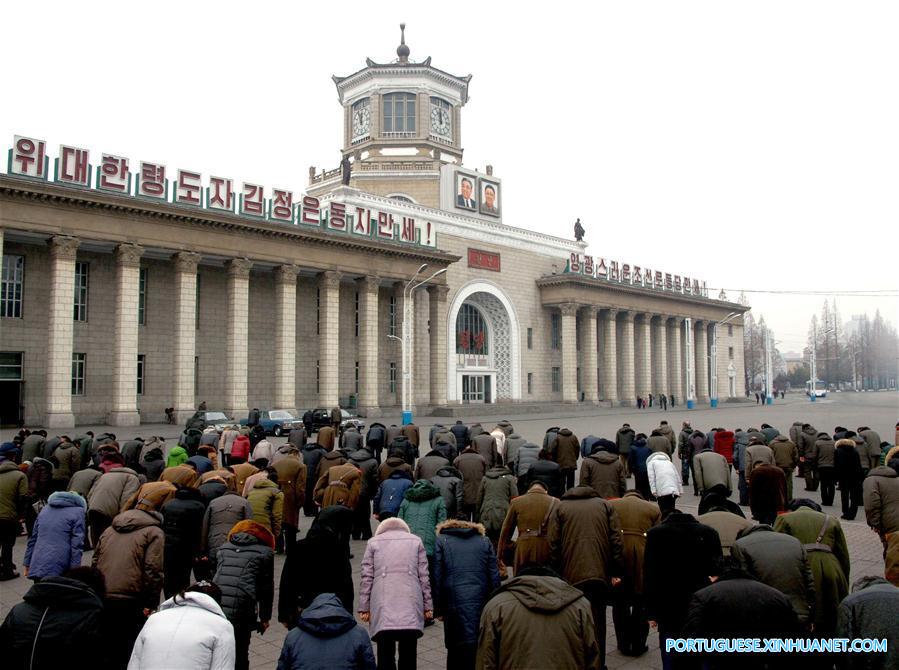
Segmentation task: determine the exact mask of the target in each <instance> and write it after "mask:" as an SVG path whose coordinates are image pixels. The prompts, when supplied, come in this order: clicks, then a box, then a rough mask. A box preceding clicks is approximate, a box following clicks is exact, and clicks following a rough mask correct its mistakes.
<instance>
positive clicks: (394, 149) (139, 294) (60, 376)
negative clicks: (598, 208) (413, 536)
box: [0, 40, 748, 427]
mask: <svg viewBox="0 0 899 670" xmlns="http://www.w3.org/2000/svg"><path fill="white" fill-rule="evenodd" d="M397 56H398V57H397V59H396V60H394V61H392V62H390V63H386V64H380V63H375V62H373V61H371V60H368V61H367V62H366V66H365V67H364V68H362V69H361V70H359V71H358V72H355V73H353V74H351V75H349V76H346V77H334V82H335V85H336V88H337V95H338V99H339V101H340V104H341V106H342V110H343V115H344V139H343V155H344V157H345V158H344V161H343V164H342V166H341V167H339V168H337V169H335V170H330V171H327V170H326V171H318V170H316V169H315V168H310V172H309V184H308V186H307V188H306V191H305V193H304V194H298V195H295V194H294V193H293V192H291V191H285V190H282V189H270V190H269V189H266V188H264V187H263V186H260V185H255V184H248V183H243V184H242V185H241V187H240V188H237V187H236V185H235V182H234V181H233V180H231V179H226V178H221V177H215V176H210V177H208V178H206V179H204V178H203V177H202V176H201V175H199V174H196V173H192V172H189V171H185V170H177V171H174V170H173V171H171V172H169V173H166V166H162V165H158V164H151V163H147V162H144V161H139V162H137V161H136V162H135V164H134V165H132V164H131V163H130V162H129V161H128V159H126V158H123V157H119V156H112V155H109V154H101V155H100V160H99V162H98V163H97V164H96V165H92V164H91V162H90V153H89V152H88V151H87V150H84V149H81V148H76V147H68V146H62V147H60V148H59V152H58V157H55V160H53V167H52V169H51V164H50V163H51V161H50V149H49V147H48V146H47V144H46V142H43V141H41V140H38V139H35V138H27V137H19V136H16V137H15V138H14V140H13V146H12V148H11V149H10V152H9V160H8V164H7V173H6V174H3V175H0V243H2V249H3V273H2V295H0V419H2V421H3V423H15V422H17V421H24V422H25V423H27V424H32V425H33V424H44V425H47V426H50V427H66V426H72V425H74V424H75V423H76V422H77V423H88V422H101V421H108V422H109V423H111V424H113V425H135V424H137V423H139V422H141V421H143V422H158V421H160V420H161V419H162V417H163V416H164V414H163V413H164V410H165V409H166V408H168V407H174V408H175V410H176V413H177V414H178V416H179V420H180V419H181V418H183V416H184V415H186V414H189V413H191V412H192V411H194V408H195V407H196V406H197V405H198V403H200V402H201V401H205V402H206V404H207V406H208V407H209V409H221V410H223V411H225V412H226V413H229V414H232V415H235V416H241V415H244V414H245V412H246V411H247V409H248V408H250V407H260V408H282V407H283V408H301V409H302V408H308V407H313V406H324V407H331V406H333V405H334V404H336V403H338V402H340V403H342V404H355V405H356V406H357V407H358V408H359V409H360V410H362V411H363V412H366V413H368V414H373V413H375V412H378V411H380V410H382V409H385V408H396V407H397V406H398V405H400V404H401V402H402V395H401V392H402V387H403V385H404V382H406V381H408V388H409V395H410V401H411V403H412V404H413V405H415V406H416V407H417V408H418V409H419V411H420V410H422V409H424V408H426V407H432V408H441V407H445V406H452V405H457V404H460V403H519V402H526V403H543V402H572V403H573V402H586V403H597V402H600V401H601V402H605V403H607V404H608V403H611V404H634V402H635V399H636V397H637V396H638V395H641V396H648V395H649V394H650V393H652V394H654V395H657V394H660V393H664V394H666V395H671V396H674V397H675V398H676V400H677V402H678V403H679V404H683V403H685V402H686V401H687V399H691V401H692V399H694V398H695V401H696V402H699V403H704V402H709V399H710V397H712V398H715V397H719V398H722V399H724V398H728V397H734V396H737V395H738V394H739V393H741V392H742V389H739V390H738V385H739V384H738V380H742V379H743V376H744V375H743V360H742V355H743V347H742V342H743V337H742V313H743V312H744V311H745V310H746V309H748V308H746V307H745V306H741V305H739V304H735V303H731V302H728V301H726V300H723V299H711V298H709V297H708V296H707V294H706V291H705V287H704V285H703V284H702V283H701V282H699V281H697V280H695V279H688V278H687V277H683V276H681V275H672V274H670V273H668V272H664V271H660V270H657V269H656V268H652V269H651V270H650V269H647V268H645V267H642V268H641V267H639V266H636V265H631V264H628V263H622V262H617V261H612V260H608V259H604V258H599V257H594V256H591V255H587V254H586V253H585V251H586V248H587V245H586V243H585V242H583V241H576V240H569V239H562V238H559V237H554V236H551V235H546V234H543V233H538V232H534V231H531V230H528V228H527V225H528V222H527V221H509V220H508V219H505V218H504V217H503V209H502V202H503V201H502V180H501V179H499V178H498V177H497V176H495V175H494V174H493V170H492V168H491V167H490V166H486V167H485V169H484V170H476V169H473V168H471V167H469V166H466V165H465V164H464V162H463V149H462V146H463V145H462V136H461V121H462V108H463V107H464V105H465V104H466V103H467V101H468V87H469V83H470V79H471V77H470V76H466V77H459V76H455V75H451V74H448V73H447V72H444V71H442V70H439V69H437V68H435V67H433V66H432V65H431V62H430V59H429V58H428V59H426V60H424V61H420V62H415V61H413V60H410V51H409V48H408V47H407V46H406V45H405V40H403V43H402V44H401V45H400V47H399V48H398V49H397ZM51 174H52V178H51ZM565 225H566V226H567V225H569V224H565ZM424 265H426V266H427V267H425V268H423V269H422V266H424ZM440 271H442V272H440ZM413 277H415V278H416V279H415V281H411V283H410V280H412V278H413ZM419 282H423V283H421V285H420V286H419V287H418V288H417V289H414V287H415V286H416V285H417V284H418V283H419ZM717 324H721V325H717ZM404 325H405V326H408V328H404ZM404 336H405V337H407V339H406V343H407V346H406V350H407V352H408V356H407V360H406V361H405V365H404V360H403V355H402V352H403V349H404V347H403V341H402V340H403V338H404ZM716 338H717V347H715V346H714V341H715V339H716ZM713 361H716V364H715V367H714V369H711V368H710V363H711V362H713ZM404 368H405V369H406V370H407V371H408V377H405V378H404V376H403V370H404ZM716 390H717V392H716Z"/></svg>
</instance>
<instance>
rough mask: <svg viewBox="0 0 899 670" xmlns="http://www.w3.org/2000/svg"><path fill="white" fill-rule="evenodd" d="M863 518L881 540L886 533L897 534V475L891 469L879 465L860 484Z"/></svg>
mask: <svg viewBox="0 0 899 670" xmlns="http://www.w3.org/2000/svg"><path fill="white" fill-rule="evenodd" d="M862 489H863V494H864V501H865V517H866V518H867V520H868V525H869V526H871V528H873V529H874V530H876V531H877V532H878V533H879V534H880V536H881V538H883V537H884V536H885V535H886V534H887V533H899V475H897V474H896V471H895V470H893V468H888V467H887V466H885V465H880V466H878V467H876V468H874V469H873V470H871V472H869V473H868V476H867V477H865V481H864V482H863V483H862Z"/></svg>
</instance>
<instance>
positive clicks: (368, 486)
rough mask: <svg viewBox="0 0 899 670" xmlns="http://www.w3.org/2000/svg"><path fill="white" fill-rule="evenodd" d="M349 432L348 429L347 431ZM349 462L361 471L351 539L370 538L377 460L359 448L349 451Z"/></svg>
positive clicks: (375, 491) (367, 450)
mask: <svg viewBox="0 0 899 670" xmlns="http://www.w3.org/2000/svg"><path fill="white" fill-rule="evenodd" d="M347 432H349V431H347ZM350 463H352V464H353V465H355V466H356V467H357V468H359V472H361V473H362V487H361V488H360V489H359V500H358V501H357V502H356V507H355V508H354V513H355V516H354V521H353V539H354V540H359V539H362V540H370V539H371V501H372V500H373V499H374V497H375V495H377V493H378V484H380V482H379V481H378V462H377V461H376V460H375V457H374V455H373V454H372V453H371V451H370V450H369V449H366V448H361V449H357V450H356V451H353V452H352V453H350Z"/></svg>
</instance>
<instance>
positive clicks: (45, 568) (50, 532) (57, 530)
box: [24, 491, 87, 579]
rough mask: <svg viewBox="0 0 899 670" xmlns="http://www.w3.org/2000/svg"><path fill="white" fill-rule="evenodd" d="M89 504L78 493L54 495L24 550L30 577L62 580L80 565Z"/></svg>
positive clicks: (42, 512) (39, 518) (63, 492)
mask: <svg viewBox="0 0 899 670" xmlns="http://www.w3.org/2000/svg"><path fill="white" fill-rule="evenodd" d="M86 509H87V503H86V502H85V501H84V498H82V497H81V496H80V495H78V494H77V493H70V492H68V491H57V492H56V493H51V494H50V498H49V499H48V501H47V506H46V507H44V509H43V510H42V511H41V513H40V514H39V515H38V517H37V521H36V522H35V524H34V531H33V532H32V533H31V537H30V538H29V539H28V547H27V548H26V549H25V560H24V565H25V566H26V567H27V568H28V577H29V578H31V579H43V578H44V577H59V576H60V575H62V573H64V572H65V571H66V570H68V569H69V568H75V567H78V566H79V565H81V549H82V547H83V546H84V515H85V510H86Z"/></svg>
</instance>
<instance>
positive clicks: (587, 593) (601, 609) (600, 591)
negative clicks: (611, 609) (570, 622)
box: [576, 582, 609, 668]
mask: <svg viewBox="0 0 899 670" xmlns="http://www.w3.org/2000/svg"><path fill="white" fill-rule="evenodd" d="M576 588H578V589H580V590H581V592H582V593H583V594H584V597H585V598H586V599H587V600H588V601H589V603H590V609H591V610H593V623H594V624H595V626H596V641H597V643H598V644H599V667H600V668H605V667H606V605H607V604H608V603H607V601H608V598H609V590H608V587H607V586H606V585H605V583H603V582H589V583H587V584H581V585H579V586H577V587H576Z"/></svg>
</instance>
